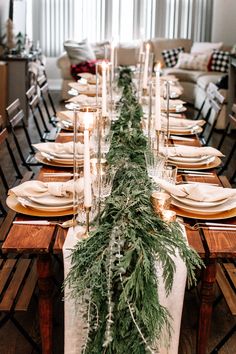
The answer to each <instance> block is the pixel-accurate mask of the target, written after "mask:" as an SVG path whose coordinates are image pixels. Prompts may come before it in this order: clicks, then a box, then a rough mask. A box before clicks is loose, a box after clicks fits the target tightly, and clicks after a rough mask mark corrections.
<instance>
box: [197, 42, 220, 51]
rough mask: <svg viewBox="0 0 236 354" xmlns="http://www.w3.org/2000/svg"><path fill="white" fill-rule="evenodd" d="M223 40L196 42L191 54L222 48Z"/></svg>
mask: <svg viewBox="0 0 236 354" xmlns="http://www.w3.org/2000/svg"><path fill="white" fill-rule="evenodd" d="M222 46H223V42H219V43H210V42H194V43H193V46H192V48H191V51H190V53H191V54H198V53H211V52H212V51H213V50H214V49H221V48H222Z"/></svg>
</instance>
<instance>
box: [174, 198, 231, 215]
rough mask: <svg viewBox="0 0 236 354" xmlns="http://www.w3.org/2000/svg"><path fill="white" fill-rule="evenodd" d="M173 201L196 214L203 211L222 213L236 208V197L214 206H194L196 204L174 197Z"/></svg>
mask: <svg viewBox="0 0 236 354" xmlns="http://www.w3.org/2000/svg"><path fill="white" fill-rule="evenodd" d="M171 203H172V204H173V205H174V206H177V207H178V208H180V209H183V210H186V211H188V212H192V213H195V214H202V213H207V214H216V213H220V212H223V211H226V210H231V209H234V208H236V198H235V197H234V198H229V199H228V200H226V202H225V203H222V204H220V205H216V206H212V207H201V206H198V207H194V206H190V205H186V204H184V203H181V202H179V201H178V200H176V199H173V200H172V201H171Z"/></svg>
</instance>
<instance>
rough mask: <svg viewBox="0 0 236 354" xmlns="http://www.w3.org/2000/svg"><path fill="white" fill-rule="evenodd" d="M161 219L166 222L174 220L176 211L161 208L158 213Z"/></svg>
mask: <svg viewBox="0 0 236 354" xmlns="http://www.w3.org/2000/svg"><path fill="white" fill-rule="evenodd" d="M160 216H161V219H162V220H163V221H165V222H167V223H169V222H173V221H175V220H176V212H175V211H173V210H162V211H161V213H160Z"/></svg>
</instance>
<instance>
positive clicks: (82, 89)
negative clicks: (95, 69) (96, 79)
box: [68, 82, 102, 96]
mask: <svg viewBox="0 0 236 354" xmlns="http://www.w3.org/2000/svg"><path fill="white" fill-rule="evenodd" d="M68 85H69V86H70V87H71V88H72V89H74V90H76V91H77V92H78V93H83V94H84V95H87V96H96V94H98V96H101V95H102V89H101V86H100V85H98V87H96V85H90V84H86V85H85V84H81V83H80V82H70V83H69V84H68Z"/></svg>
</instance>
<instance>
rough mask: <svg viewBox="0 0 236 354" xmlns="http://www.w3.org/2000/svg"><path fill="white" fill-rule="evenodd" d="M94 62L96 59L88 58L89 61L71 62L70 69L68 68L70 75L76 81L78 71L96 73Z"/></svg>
mask: <svg viewBox="0 0 236 354" xmlns="http://www.w3.org/2000/svg"><path fill="white" fill-rule="evenodd" d="M96 62H97V60H90V61H84V62H82V63H79V64H72V65H71V70H70V72H71V75H72V77H73V78H74V79H75V80H76V81H77V80H78V75H79V74H80V73H90V74H93V75H95V74H96Z"/></svg>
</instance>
